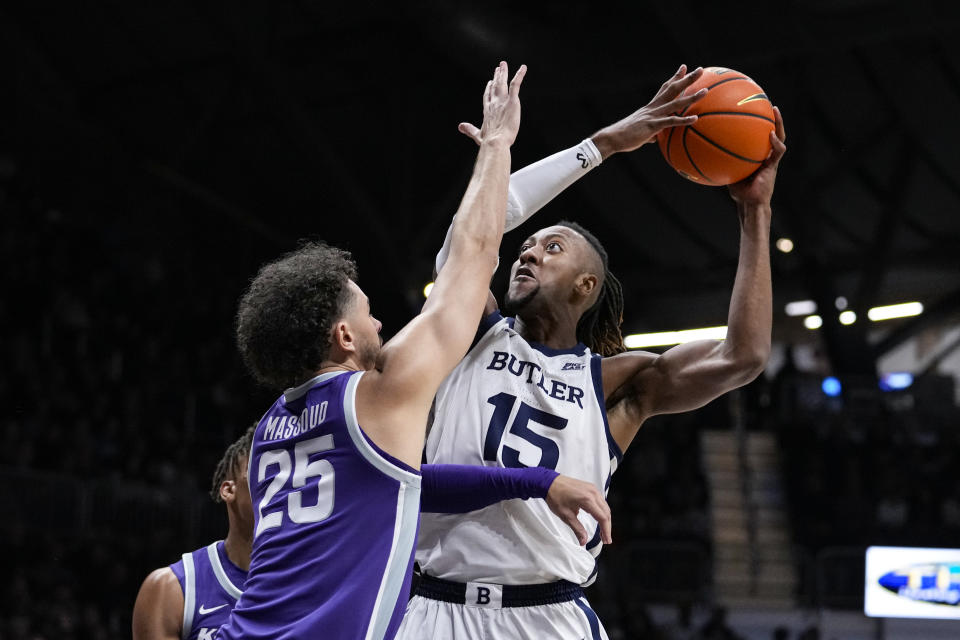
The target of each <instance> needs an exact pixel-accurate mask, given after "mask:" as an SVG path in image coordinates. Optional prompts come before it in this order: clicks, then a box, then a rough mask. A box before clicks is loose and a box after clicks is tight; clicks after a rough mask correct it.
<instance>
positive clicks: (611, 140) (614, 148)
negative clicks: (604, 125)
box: [587, 129, 620, 160]
mask: <svg viewBox="0 0 960 640" xmlns="http://www.w3.org/2000/svg"><path fill="white" fill-rule="evenodd" d="M587 139H588V140H590V141H592V142H593V144H594V146H595V147H596V148H597V151H599V152H600V158H601V159H603V160H606V159H607V158H609V157H610V156H612V155H613V154H615V153H619V152H620V148H619V146H618V145H617V142H616V138H615V136H613V134H611V133H610V132H609V131H607V129H601V130H600V131H597V132H596V133H595V134H593V135H592V136H590V137H589V138H587Z"/></svg>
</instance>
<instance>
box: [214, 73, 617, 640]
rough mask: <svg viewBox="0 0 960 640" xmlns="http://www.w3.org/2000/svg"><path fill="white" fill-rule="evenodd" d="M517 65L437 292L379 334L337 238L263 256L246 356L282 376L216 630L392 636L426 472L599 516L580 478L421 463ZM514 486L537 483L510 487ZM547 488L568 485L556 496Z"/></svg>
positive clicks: (459, 486)
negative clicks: (243, 553) (231, 599)
mask: <svg viewBox="0 0 960 640" xmlns="http://www.w3.org/2000/svg"><path fill="white" fill-rule="evenodd" d="M525 72H526V68H525V67H521V68H520V70H519V71H518V72H517V74H516V75H515V76H514V78H513V80H512V81H511V82H509V83H508V82H507V73H508V72H507V65H506V63H501V64H500V65H499V66H498V67H497V69H496V71H495V72H494V76H493V79H492V80H491V81H490V82H489V83H488V84H487V88H486V91H485V92H484V97H483V112H484V119H483V126H482V127H481V128H480V129H479V131H478V134H477V139H478V141H479V144H480V150H479V153H478V155H477V160H476V164H475V166H474V170H473V175H472V177H471V179H470V183H469V184H468V186H467V190H466V193H465V194H464V197H463V200H462V201H461V204H460V207H459V209H458V211H457V215H456V221H455V223H454V225H453V228H452V230H451V233H450V238H451V244H450V247H451V248H450V258H449V260H448V263H447V266H446V269H445V270H444V274H443V276H441V277H440V278H438V279H437V283H436V286H435V288H434V292H433V296H431V301H430V302H429V303H428V304H427V305H425V306H424V308H423V310H422V311H421V313H420V314H419V315H418V316H417V317H416V318H414V319H413V320H412V321H411V322H410V323H409V324H407V325H406V326H405V327H404V328H402V329H401V330H400V331H399V332H398V333H397V334H396V336H395V337H394V338H393V339H391V340H390V342H389V343H388V344H386V345H384V346H383V347H382V348H381V344H380V337H379V335H378V334H379V331H380V323H379V321H377V320H376V318H374V317H373V315H372V314H371V310H370V301H369V299H368V298H367V297H366V295H364V293H363V291H362V290H361V289H360V287H359V286H358V285H357V284H356V266H355V265H354V263H353V261H352V260H351V259H350V256H349V254H347V253H346V252H344V251H341V250H339V249H336V248H334V247H330V246H327V245H324V244H320V243H312V244H307V245H305V246H303V247H302V248H301V249H299V250H297V251H294V252H293V253H290V254H288V255H287V256H284V257H283V258H281V259H279V260H277V261H276V262H273V263H271V264H268V265H266V266H265V267H263V268H262V269H261V270H260V273H259V274H258V275H257V277H256V278H255V279H254V280H253V282H252V283H251V284H250V287H249V288H248V290H247V291H246V293H245V294H244V296H243V298H242V299H241V301H240V307H239V311H238V314H237V341H238V346H239V348H240V352H241V355H242V356H243V359H244V362H245V363H246V364H247V366H248V368H249V369H250V370H251V372H252V373H253V374H254V376H256V377H257V379H258V380H260V381H261V382H262V383H264V384H266V385H268V386H271V387H273V388H275V389H278V390H279V389H283V388H285V387H287V390H286V391H285V392H284V393H283V395H282V396H280V398H279V399H278V400H277V401H276V402H275V403H274V405H273V406H272V407H271V408H270V409H269V410H268V411H267V412H266V414H265V415H264V416H263V418H261V420H260V422H259V424H258V425H257V428H256V430H255V433H254V437H253V443H252V446H251V453H250V466H249V483H250V494H251V499H252V505H253V526H254V530H253V545H252V552H251V558H250V571H249V574H248V576H247V581H246V584H245V586H244V591H243V594H242V595H241V597H240V599H239V601H238V602H237V605H236V607H235V608H234V610H233V613H232V615H231V617H230V619H229V621H228V622H227V623H226V624H225V625H224V626H223V627H221V628H220V631H219V633H218V635H217V637H218V638H225V639H235V638H271V639H278V638H312V637H329V638H366V639H374V640H380V639H382V638H392V637H394V635H395V633H396V629H397V627H398V626H399V623H400V619H401V616H402V611H403V605H404V603H405V601H406V595H407V593H408V592H409V586H410V579H411V573H412V572H411V568H412V565H413V548H414V544H415V540H416V535H417V525H418V520H419V515H420V506H421V481H422V482H423V485H424V487H425V488H429V492H427V491H425V493H424V507H425V508H437V509H444V508H445V507H446V510H457V511H462V510H465V509H468V508H480V507H482V506H485V505H486V504H490V502H492V500H484V501H481V500H479V499H478V497H477V496H472V497H471V498H470V499H464V489H465V487H468V486H471V483H476V486H487V487H489V486H491V483H492V484H493V485H496V486H497V490H498V492H499V493H500V495H501V497H500V498H498V499H502V498H503V497H534V496H535V495H539V497H546V501H545V503H547V504H548V508H550V509H554V510H555V511H556V512H557V513H558V514H559V515H562V514H564V513H569V514H570V518H571V519H572V520H574V521H575V520H576V517H575V516H576V514H577V513H578V512H579V511H580V509H581V508H582V509H586V510H588V511H589V512H590V513H593V514H594V517H597V518H600V519H601V520H602V521H604V522H605V528H606V529H607V530H609V510H608V508H607V506H606V503H605V501H604V500H603V495H602V493H600V492H599V491H598V490H597V489H596V488H595V487H589V486H588V485H587V484H586V483H584V482H581V481H577V480H573V479H570V478H558V477H557V476H556V475H555V474H551V475H539V476H528V478H529V477H533V478H534V480H533V481H532V482H528V481H527V480H525V479H524V478H521V477H519V476H509V475H506V476H505V475H503V474H499V475H498V476H496V477H493V476H489V475H486V474H482V473H481V474H477V473H475V471H481V472H482V471H487V470H483V469H481V470H470V469H461V470H457V469H455V468H450V469H453V470H454V471H462V472H463V473H460V474H459V475H460V476H461V479H462V478H463V477H465V480H463V482H461V481H460V480H457V481H453V480H451V479H450V476H449V475H448V477H447V479H446V480H444V479H442V478H437V477H436V476H435V475H434V476H430V474H424V476H423V477H422V478H421V475H420V473H419V472H418V467H419V466H420V459H421V453H422V450H423V443H424V435H425V426H426V422H427V415H428V412H429V410H430V407H431V404H432V402H433V397H434V395H435V393H436V390H437V388H438V386H439V385H440V383H441V381H442V380H443V379H444V378H445V377H446V376H447V375H448V374H449V373H450V371H451V370H452V369H453V367H454V366H456V364H457V362H459V360H460V359H461V358H462V357H463V355H464V354H465V353H466V351H467V349H468V347H469V346H470V341H471V339H472V338H473V334H474V328H473V327H474V326H475V324H476V323H477V322H478V321H479V319H480V318H481V317H482V314H483V307H484V301H485V300H486V298H487V285H488V282H489V280H490V277H491V276H492V275H493V271H494V269H495V268H496V263H497V253H498V249H499V243H500V238H501V236H502V234H503V228H504V215H505V211H506V207H507V187H508V182H509V173H510V146H511V145H512V144H513V141H514V139H515V138H516V135H517V130H518V127H519V124H520V101H519V91H520V86H521V83H522V81H523V77H524V74H525ZM434 296H435V297H434ZM361 425H362V427H361ZM450 469H448V470H450ZM547 471H550V470H547ZM504 478H506V479H507V480H506V481H502V480H503V479H504ZM511 485H512V486H513V487H514V488H513V489H511ZM524 486H526V487H527V489H529V493H530V494H531V495H529V496H527V495H519V496H518V495H516V494H513V495H510V493H511V491H515V490H516V488H517V487H519V489H520V493H523V492H524V491H526V490H525V489H524ZM547 487H549V490H548V489H547ZM554 488H560V489H562V491H560V492H559V494H557V495H554V496H553V498H551V495H550V494H551V493H553V492H554ZM458 491H459V494H458V493H457V492H458ZM466 493H470V491H467V492H466ZM451 502H455V503H458V506H454V507H451V506H450V503H451ZM576 526H578V527H579V526H580V525H579V523H576ZM571 535H573V534H571ZM584 535H585V534H584Z"/></svg>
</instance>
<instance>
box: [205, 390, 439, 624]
mask: <svg viewBox="0 0 960 640" xmlns="http://www.w3.org/2000/svg"><path fill="white" fill-rule="evenodd" d="M362 376H363V373H362V372H352V373H346V372H344V373H327V374H323V375H320V376H317V377H316V378H313V379H312V380H310V381H308V382H306V383H305V384H303V385H301V386H299V387H297V388H295V389H289V390H287V391H286V392H285V393H284V394H283V395H282V396H281V397H280V399H278V400H277V401H276V402H275V403H274V405H273V406H272V407H271V408H270V410H269V411H267V413H266V414H265V415H264V416H263V418H262V419H261V420H260V424H258V425H257V429H256V432H255V434H254V438H253V445H252V447H251V451H250V469H249V473H248V478H249V481H250V495H251V498H252V500H253V509H254V524H255V529H254V541H253V553H252V556H251V558H250V573H249V575H248V577H247V581H246V586H245V588H244V592H243V596H241V598H240V601H239V602H238V603H237V606H236V607H235V608H234V610H233V615H232V616H231V618H230V621H229V622H228V623H227V624H226V625H224V626H223V627H222V628H221V629H220V635H219V636H218V637H220V638H225V639H229V640H238V639H240V638H245V639H249V638H271V639H281V638H289V639H292V638H336V639H337V640H353V639H358V640H381V639H384V638H393V637H394V635H395V634H396V631H397V628H398V627H399V625H400V620H401V618H402V617H403V611H404V609H405V605H406V599H407V594H408V593H409V589H410V577H411V573H412V571H411V570H412V565H413V549H414V544H415V543H416V535H417V526H418V524H419V518H420V474H419V473H417V472H416V471H415V470H413V469H411V468H409V467H407V466H406V465H404V464H403V463H401V462H399V461H398V460H396V459H394V458H392V457H391V456H389V455H387V454H386V453H384V452H383V451H381V450H380V449H379V448H377V447H376V446H375V445H374V444H373V443H372V442H371V441H370V440H369V439H368V438H367V437H366V435H365V434H364V433H363V431H362V430H361V429H360V425H359V424H358V423H357V413H356V407H355V403H354V399H355V396H356V390H357V384H358V383H359V382H360V378H361V377H362Z"/></svg>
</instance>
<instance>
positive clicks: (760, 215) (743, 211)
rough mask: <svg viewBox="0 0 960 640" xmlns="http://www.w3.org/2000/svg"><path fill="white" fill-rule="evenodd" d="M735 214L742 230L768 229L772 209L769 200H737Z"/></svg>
mask: <svg viewBox="0 0 960 640" xmlns="http://www.w3.org/2000/svg"><path fill="white" fill-rule="evenodd" d="M737 214H738V215H739V217H740V226H741V228H742V229H743V230H744V231H747V230H751V229H754V228H759V229H769V227H770V220H771V219H772V218H773V209H772V208H771V207H770V203H769V202H738V203H737Z"/></svg>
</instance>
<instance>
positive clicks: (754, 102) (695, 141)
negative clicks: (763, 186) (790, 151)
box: [657, 67, 775, 186]
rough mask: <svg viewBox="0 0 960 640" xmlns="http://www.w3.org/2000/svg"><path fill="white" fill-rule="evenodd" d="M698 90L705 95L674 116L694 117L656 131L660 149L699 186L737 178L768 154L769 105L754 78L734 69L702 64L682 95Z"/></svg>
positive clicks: (736, 180)
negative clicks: (702, 66) (705, 66)
mask: <svg viewBox="0 0 960 640" xmlns="http://www.w3.org/2000/svg"><path fill="white" fill-rule="evenodd" d="M703 88H706V89H707V94H706V95H705V96H703V98H701V99H700V100H699V101H697V102H695V103H694V104H692V105H691V106H690V107H689V108H687V109H686V110H685V111H684V112H683V113H681V114H679V115H684V116H689V115H696V116H698V119H697V121H696V122H695V123H694V124H692V125H688V126H682V127H671V128H669V129H664V130H663V131H661V132H660V133H659V134H657V142H658V144H659V145H660V151H661V153H663V157H664V158H666V160H667V163H669V164H670V166H671V167H673V168H674V169H676V171H677V173H679V174H680V175H682V176H683V177H684V178H687V179H688V180H692V181H693V182H696V183H698V184H706V185H711V186H721V185H726V184H732V183H734V182H739V181H740V180H743V179H744V178H746V177H747V176H749V175H750V174H752V173H753V172H754V171H756V170H757V169H758V168H760V164H761V163H762V162H763V161H764V159H766V157H767V155H768V154H769V153H770V132H771V131H774V128H775V122H774V115H773V105H772V104H771V103H770V99H769V98H768V97H767V94H766V93H764V91H763V89H761V88H760V86H759V85H758V84H757V83H756V82H754V81H753V80H751V79H750V78H749V77H747V76H746V75H744V74H742V73H740V72H739V71H734V70H733V69H726V68H723V67H707V68H706V69H704V70H703V75H702V76H701V77H700V79H699V80H697V81H696V82H694V83H693V84H692V85H690V86H689V87H687V90H686V91H684V95H690V94H692V93H696V92H697V91H699V90H700V89H703Z"/></svg>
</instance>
